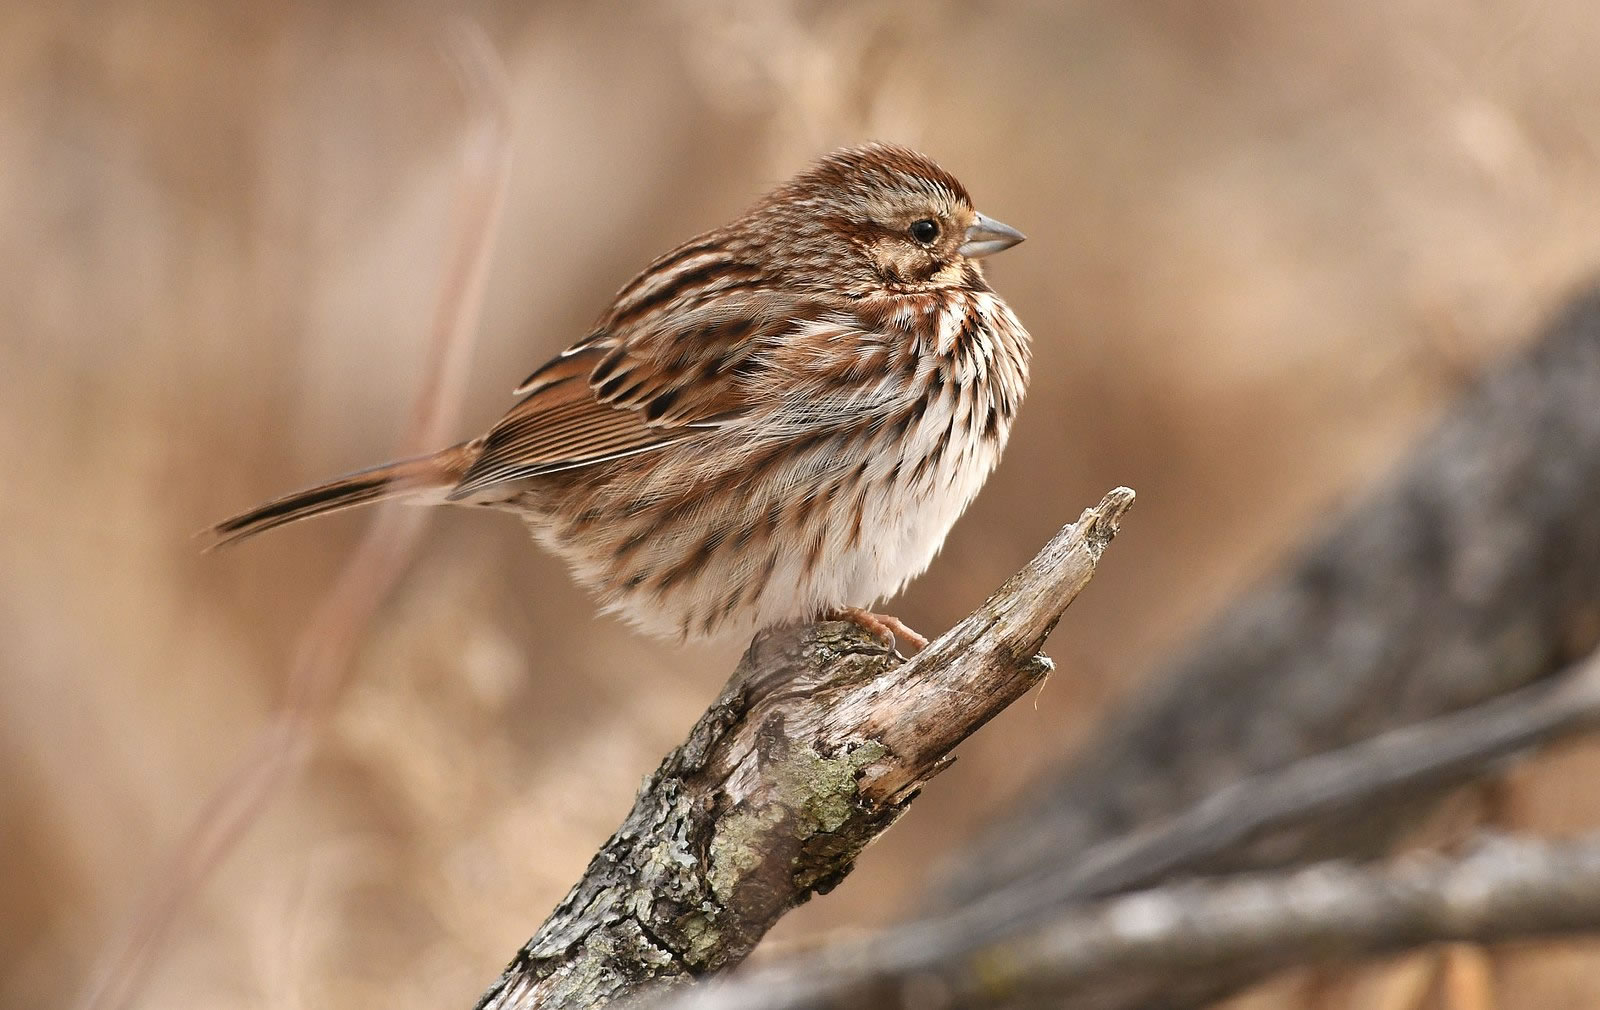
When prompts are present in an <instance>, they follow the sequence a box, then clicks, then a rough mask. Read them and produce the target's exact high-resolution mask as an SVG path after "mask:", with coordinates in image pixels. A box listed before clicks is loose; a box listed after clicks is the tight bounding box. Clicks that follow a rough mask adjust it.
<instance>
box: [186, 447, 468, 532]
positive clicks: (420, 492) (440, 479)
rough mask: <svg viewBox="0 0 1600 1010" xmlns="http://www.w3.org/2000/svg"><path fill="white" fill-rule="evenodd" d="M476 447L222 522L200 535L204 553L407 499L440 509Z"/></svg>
mask: <svg viewBox="0 0 1600 1010" xmlns="http://www.w3.org/2000/svg"><path fill="white" fill-rule="evenodd" d="M480 448H481V446H480V445H479V443H478V442H477V441H472V442H463V443H461V444H460V445H453V446H451V447H450V448H448V449H441V450H439V451H438V452H436V453H433V454H431V455H428V456H418V457H416V458H415V459H403V460H400V461H398V462H395V463H385V464H384V465H383V466H375V467H372V468H371V469H369V470H361V471H358V472H356V473H352V474H348V475H346V476H344V477H340V478H339V479H337V480H331V481H329V482H328V483H326V484H319V485H318V486H316V487H313V488H307V489H306V490H304V491H296V492H295V493H294V494H289V495H284V496H283V497H282V498H275V499H273V500H272V501H269V502H267V503H266V504H264V505H258V506H256V507H255V508H253V509H251V510H250V511H248V512H241V513H240V514H238V515H236V516H234V517H233V518H231V519H224V520H223V521H222V522H220V523H217V524H216V525H215V526H213V527H211V528H210V529H208V530H205V531H203V532H202V533H201V534H200V535H201V536H202V537H203V538H205V539H206V540H208V541H209V542H208V543H207V545H206V547H207V549H208V550H209V549H211V548H213V547H220V546H222V545H223V544H228V543H232V542H234V541H235V540H243V539H244V538H245V537H253V536H255V535H256V534H257V533H265V532H266V531H267V530H270V529H275V528H277V527H279V526H282V525H284V524H286V523H292V522H299V521H300V520H301V519H309V518H311V517H312V516H320V515H325V514H327V513H329V512H337V511H339V510H340V509H347V508H354V507H356V506H357V505H371V504H373V503H374V502H380V501H387V500H389V499H391V498H404V499H409V500H410V501H411V502H412V503H413V504H418V505H431V504H442V503H443V502H444V500H445V495H447V494H449V492H450V490H451V489H452V488H454V487H455V486H456V485H457V484H458V483H460V481H461V478H462V477H463V476H464V475H465V474H466V472H467V468H468V467H470V466H471V465H472V461H473V460H474V459H475V458H477V455H478V452H479V450H480Z"/></svg>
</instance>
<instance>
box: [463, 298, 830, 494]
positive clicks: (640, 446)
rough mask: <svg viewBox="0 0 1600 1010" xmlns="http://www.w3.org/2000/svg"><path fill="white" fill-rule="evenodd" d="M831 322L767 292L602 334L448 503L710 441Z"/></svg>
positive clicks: (533, 387) (535, 397) (581, 349)
mask: <svg viewBox="0 0 1600 1010" xmlns="http://www.w3.org/2000/svg"><path fill="white" fill-rule="evenodd" d="M828 312H829V309H828V308H827V307H826V306H823V305H821V304H818V303H815V302H812V301H808V300H805V299H797V298H794V297H790V296H784V295H782V294H778V293H774V292H772V291H770V290H755V291H736V292H727V293H723V294H721V295H720V296H717V297H713V298H710V299H708V300H706V301H704V302H703V303H702V304H699V305H696V306H693V307H689V308H680V309H679V310H677V311H674V312H670V313H665V312H663V313H652V314H649V315H647V316H645V317H644V318H643V319H642V320H640V321H638V322H634V323H631V324H624V325H618V324H616V323H615V322H613V323H612V324H611V325H603V326H602V327H601V328H600V329H598V330H596V331H595V332H594V333H593V334H591V335H590V336H588V337H586V338H585V339H583V340H581V341H579V342H578V343H576V344H574V345H573V346H571V347H569V348H568V349H567V350H565V351H563V352H562V353H561V354H559V355H557V356H556V357H554V358H552V359H551V360H550V361H548V362H546V363H545V364H544V365H543V366H541V367H540V368H539V369H538V370H537V371H535V372H534V373H533V374H532V375H530V376H528V378H527V379H526V380H525V381H524V382H523V383H522V385H521V386H519V387H518V388H517V392H519V393H522V394H525V395H524V396H523V399H522V400H521V402H519V403H518V404H517V405H516V406H515V407H513V408H512V409H511V411H510V412H509V413H507V414H506V416H505V417H504V418H502V419H501V421H500V423H499V424H497V425H495V427H494V428H493V429H492V430H491V431H490V432H489V434H488V435H487V436H485V439H484V445H483V449H482V452H481V453H480V454H479V456H478V458H477V460H476V461H475V462H474V463H473V465H472V467H471V468H470V469H469V470H468V471H467V473H466V475H465V476H464V477H463V478H462V480H461V483H460V484H459V485H457V487H456V488H455V490H454V491H452V492H451V495H450V497H451V498H452V499H461V498H466V497H469V496H471V495H473V494H475V493H477V492H479V491H482V490H483V489H484V488H487V487H489V486H492V485H495V484H500V483H504V482H507V481H515V480H522V479H525V478H529V477H537V476H541V475H544V474H549V473H555V472H558V471H562V470H570V469H574V468H577V467H582V466H589V465H592V464H596V463H603V462H606V461H609V460H615V459H620V458H622V457H625V456H630V455H634V454H637V453H642V452H649V451H651V450H654V449H659V448H663V447H665V446H668V445H671V444H673V443H676V442H680V441H683V440H685V439H692V438H697V437H703V436H704V434H705V433H706V432H707V431H708V430H709V429H712V428H716V427H720V426H722V425H724V424H727V423H729V422H730V421H733V420H735V419H737V418H740V417H743V416H745V415H746V414H747V413H748V412H749V411H750V410H751V409H752V408H754V407H756V406H758V405H759V404H760V402H761V401H762V400H763V398H765V397H768V396H774V395H776V393H775V392H774V390H775V388H776V387H775V385H774V383H772V382H769V381H763V378H764V377H765V376H766V373H768V372H770V371H771V369H773V368H774V367H777V366H778V365H779V364H780V362H779V357H780V355H779V354H778V353H777V352H778V350H779V349H780V348H781V347H783V346H784V344H785V340H784V337H785V334H788V333H791V332H793V331H794V330H795V328H796V327H803V326H806V325H808V323H809V321H813V320H816V319H819V318H822V317H823V316H825V315H826V314H827V313H828Z"/></svg>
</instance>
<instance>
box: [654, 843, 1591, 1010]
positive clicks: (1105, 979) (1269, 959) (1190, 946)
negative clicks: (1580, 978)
mask: <svg viewBox="0 0 1600 1010" xmlns="http://www.w3.org/2000/svg"><path fill="white" fill-rule="evenodd" d="M1597 929H1600V838H1593V837H1591V838H1589V839H1585V840H1583V841H1579V842H1573V843H1566V844H1548V843H1544V842H1539V841H1534V840H1512V839H1507V838H1499V837H1489V838H1484V839H1480V840H1479V841H1478V842H1476V843H1475V844H1474V845H1473V846H1471V847H1470V848H1469V851H1468V853H1467V854H1466V855H1464V856H1461V857H1457V858H1445V857H1442V856H1438V855H1435V854H1418V855H1412V856H1407V857H1404V858H1401V859H1399V860H1396V861H1395V862H1393V863H1391V864H1389V865H1384V866H1371V865H1368V866H1356V865H1352V864H1350V863H1347V862H1326V863H1319V864H1316V865H1314V866H1311V867H1307V868H1302V869H1298V870H1292V871H1277V872H1266V873H1253V874H1241V875H1237V876H1233V877H1228V878H1221V879H1215V878H1213V879H1200V880H1191V881H1186V882H1181V883H1174V884H1166V885H1163V886H1161V887H1158V888H1154V889H1151V890H1147V891H1139V892H1136V893H1133V894H1127V895H1120V896H1118V897H1115V898H1109V899H1103V900H1100V901H1097V902H1093V903H1089V904H1084V905H1077V906H1074V907H1068V908H1065V909H1062V910H1061V911H1060V912H1059V914H1058V915H1057V916H1056V917H1054V918H1052V919H1049V920H1047V921H1044V922H1042V923H1039V924H1037V925H1035V926H1034V927H1033V928H1030V929H1028V930H1025V931H1021V932H1019V933H1017V934H1016V935H1013V936H1009V937H1005V938H1003V939H998V940H991V941H988V942H977V943H966V944H964V945H963V946H962V948H961V949H960V950H939V951H937V956H935V952H931V951H928V950H926V949H923V950H921V951H918V950H916V949H915V948H913V947H912V946H910V944H909V943H903V944H898V945H896V947H895V948H894V949H892V950H889V949H877V948H874V949H872V950H871V951H858V952H854V953H851V954H845V953H843V952H841V951H837V950H836V951H834V952H833V953H832V955H831V956H829V957H824V958H819V959H815V960H809V961H803V962H798V963H796V964H793V965H789V966H786V967H785V968H784V969H782V970H768V971H766V972H762V973H758V974H757V975H755V976H754V977H752V978H748V979H744V980H735V981H733V982H731V983H727V984H720V985H713V986H708V987H706V988H704V989H700V990H696V991H695V992H694V993H692V994H689V995H688V998H686V999H683V1000H674V1001H672V1003H671V1004H670V1005H671V1006H672V1007H674V1008H681V1010H689V1008H692V1010H736V1008H738V1010H742V1008H747V1007H761V1008H763V1010H795V1008H799V1007H824V1006H825V1007H829V1008H850V1010H856V1008H859V1010H884V1008H894V1007H907V1008H911V1007H918V1008H921V1007H926V1006H945V1007H948V1006H959V1007H1007V1008H1023V1007H1044V1006H1050V1007H1063V1006H1071V1007H1080V1006H1081V1007H1103V1006H1118V1005H1123V1004H1124V1003H1126V1002H1127V1001H1128V1000H1129V998H1130V997H1131V996H1132V995H1133V994H1136V993H1141V992H1148V984H1147V983H1148V980H1151V979H1159V980H1162V981H1163V984H1164V985H1165V986H1166V988H1165V990H1164V991H1165V992H1168V993H1181V992H1183V991H1184V989H1185V986H1186V985H1188V984H1190V980H1196V979H1202V980H1203V979H1208V978H1214V977H1216V976H1217V975H1218V974H1219V973H1224V972H1236V971H1238V970H1239V969H1240V968H1241V967H1247V968H1249V969H1251V970H1255V971H1260V970H1264V969H1265V968H1268V967H1272V966H1275V965H1282V964H1293V963H1300V962H1306V961H1316V960H1322V959H1327V958H1332V957H1341V956H1352V955H1360V954H1378V953H1387V952H1393V951H1399V950H1406V949H1410V948H1413V947H1417V946H1420V945H1423V944H1426V943H1431V942H1434V941H1440V940H1476V941H1481V942H1488V941H1496V940H1510V939H1518V938H1524V937H1534V936H1549V935H1556V934H1562V933H1573V932H1593V931H1595V930H1597ZM930 938H931V937H929V936H926V935H924V936H922V937H918V938H917V939H922V940H927V939H930ZM906 939H907V940H908V941H909V940H910V939H911V937H909V936H908V937H906ZM864 955H866V956H864ZM897 955H899V956H901V957H902V958H903V959H904V961H905V963H900V964H896V965H895V966H894V970H893V971H888V972H886V971H883V970H882V965H883V963H884V962H883V961H881V960H878V958H880V957H895V956H897ZM868 956H870V957H871V958H872V959H870V960H869V959H868ZM912 961H915V962H916V963H915V964H913V963H912ZM823 988H826V989H827V990H829V994H828V996H827V997H826V998H823V997H820V996H819V995H818V990H819V989H823ZM1142 1005H1145V1006H1163V1007H1165V1006H1170V1005H1173V1004H1171V1003H1168V1002H1165V1001H1161V1002H1147V1003H1145V1004H1142Z"/></svg>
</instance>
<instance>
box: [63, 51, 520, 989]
mask: <svg viewBox="0 0 1600 1010" xmlns="http://www.w3.org/2000/svg"><path fill="white" fill-rule="evenodd" d="M446 51H447V53H448V54H449V55H450V57H451V61H452V64H453V65H454V67H455V68H456V70H457V72H458V76H459V79H460V82H461V86H462V88H463V91H464V92H465V94H466V99H467V102H468V105H469V108H470V110H471V112H472V114H473V117H474V118H475V119H476V120H477V122H476V123H475V125H474V128H473V133H472V135H471V136H470V137H469V140H468V144H467V147H466V150H465V151H464V164H463V179H462V183H461V189H460V192H461V199H460V204H459V206H458V207H457V208H456V214H455V222H454V228H453V240H452V242H451V244H450V246H449V247H448V249H447V260H446V266H445V273H444V277H443V283H442V284H441V287H440V291H439V295H438V300H437V302H436V308H435V315H434V319H433V323H432V329H431V337H430V342H429V350H428V359H427V361H426V362H425V364H424V368H423V376H424V379H423V386H422V388H421V389H420V390H419V391H418V394H417V398H416V400H415V406H414V408H413V413H412V417H411V420H410V422H409V423H408V425H407V430H406V435H405V437H404V438H403V439H402V441H401V446H400V455H402V456H411V455H416V454H418V453H420V452H422V451H424V450H425V449H428V448H432V447H433V446H435V445H438V444H439V443H442V442H444V441H445V440H446V439H447V438H448V436H449V432H450V428H451V427H452V425H453V422H454V419H455V416H456V414H457V412H458V409H459V407H460V405H461V402H462V399H463V387H464V385H465V382H466V377H467V371H468V364H469V362H470V360H471V357H472V346H473V343H474V341H473V337H474V335H475V334H476V332H477V324H478V316H479V313H480V310H481V307H482V302H483V284H484V277H485V275H486V273H487V265H488V260H489V253H490V250H491V249H492V247H493V241H494V234H495V227H496V225H497V224H498V222H499V219H500V216H501V215H500V208H501V204H502V203H503V201H504V194H505V186H506V181H507V178H508V175H509V167H510V144H509V133H510V127H509V112H508V109H507V105H506V94H507V88H506V85H505V81H504V71H503V69H502V68H501V66H500V64H499V61H498V60H497V58H496V57H495V55H494V51H493V48H492V47H491V46H490V44H489V42H488V40H487V38H485V37H484V35H483V34H482V32H481V30H479V29H478V28H477V27H476V26H474V25H472V24H470V23H468V22H465V21H457V22H454V23H453V24H452V25H451V28H450V32H449V37H448V44H447V46H446ZM428 514H429V513H428V510H426V509H408V508H404V507H395V506H380V507H379V509H378V510H377V512H376V514H375V515H374V517H373V519H372V522H371V524H370V525H369V526H368V528H367V532H366V535H365V536H364V537H363V538H362V541H361V544H360V546H359V547H358V548H357V550H356V552H355V554H354V555H353V556H352V557H351V559H350V561H349V563H348V564H346V565H345V567H344V569H343V570H342V571H341V572H340V575H339V578H338V580H337V581H336V582H335V583H334V585H333V587H332V588H331V589H330V590H329V591H328V593H327V595H326V596H325V597H324V598H323V600H322V602H321V603H320V604H319V606H318V607H317V610H316V611H315V613H314V615H313V617H312V619H311V622H310V624H309V625H308V626H307V627H306V630H305V631H304V633H303V634H302V635H301V637H300V642H299V645H298V647H297V648H296V650H295V660H294V665H293V667H292V668H291V670H290V672H289V678H288V684H287V690H286V693H285V699H284V703H283V707H282V708H280V709H279V711H278V712H277V713H276V714H275V715H274V716H273V718H272V719H271V721H270V722H269V723H268V724H267V725H266V726H264V727H263V728H262V729H261V731H260V732H259V733H258V734H257V735H256V738H255V739H254V740H253V741H252V743H251V744H250V746H249V747H248V749H247V750H246V752H245V754H244V755H243V756H242V757H241V758H240V760H239V763H238V764H237V765H236V766H235V768H234V770H233V771H232V772H231V773H230V774H229V775H228V776H227V778H225V779H224V780H223V782H222V783H221V784H220V785H218V787H217V788H216V790H215V791H214V792H213V793H212V794H211V796H210V797H209V798H208V799H207V800H206V802H205V803H204V804H203V805H202V806H201V808H200V810H199V812H198V813H197V814H196V815H195V820H194V822H193V824H192V825H191V827H190V828H189V830H188V832H187V833H186V834H185V835H184V837H183V838H182V839H181V840H180V841H179V842H178V843H177V845H176V847H175V849H174V851H173V853H172V855H171V858H170V862H169V863H168V865H167V867H166V868H165V869H163V870H162V871H160V872H159V873H158V874H157V875H156V876H155V878H154V880H153V882H152V884H151V888H150V890H149V892H147V893H146V894H145V895H144V897H143V898H142V899H141V902H140V906H139V908H138V909H137V911H136V913H135V915H134V916H133V919H132V922H131V924H130V925H129V926H128V927H127V928H126V929H125V931H124V932H123V933H122V935H120V936H119V937H117V938H116V939H115V940H113V941H112V942H111V943H110V944H108V946H107V948H106V950H105V952H104V953H103V954H102V956H101V959H100V963H99V967H98V969H97V971H96V972H95V975H94V977H93V979H92V981H91V983H90V986H89V987H88V989H87V990H86V991H85V992H84V994H83V996H82V997H81V999H80V1003H79V1005H80V1006H81V1007H82V1008H84V1010H116V1008H121V1007H124V1006H126V1005H127V1004H128V1003H129V1001H130V1000H132V999H133V997H134V996H135V995H136V994H137V992H138V991H139V988H140V986H141V984H142V983H143V980H144V978H145V977H146V975H147V974H148V972H149V969H150V967H151V966H152V965H153V963H154V961H155V958H156V955H157V953H158V952H159V950H160V946H161V942H162V940H163V938H164V937H165V935H166V933H167V931H168V929H169V928H170V927H171V925H172V923H173V921H174V920H175V919H176V917H177V915H178V913H179V911H180V909H181V908H182V906H183V904H184V902H185V901H187V900H188V899H189V898H190V897H191V896H192V895H193V894H194V893H195V892H196V891H197V890H198V889H199V888H200V886H201V885H202V884H203V883H204V882H205V880H206V879H207V878H208V877H209V876H210V874H211V872H212V871H213V870H214V869H215V868H216V867H217V865H218V864H219V863H220V862H221V861H222V860H223V858H224V857H226V856H227V854H228V853H229V852H230V851H231V850H232V848H233V845H234V844H235V843H236V842H237V841H238V839H239V837H240V836H241V835H242V834H243V833H244V831H245V830H246V829H248V828H249V826H250V825H251V824H253V823H254V822H255V820H256V818H257V817H258V816H259V814H260V812H261V810H262V809H263V807H264V806H265V804H266V803H267V802H268V801H269V800H270V799H271V798H272V796H273V795H274V794H276V793H277V792H278V791H279V790H280V789H281V788H282V786H283V784H284V783H285V782H286V781H288V779H289V777H290V776H291V775H292V774H293V773H294V772H295V771H297V770H298V769H299V768H300V767H301V766H302V764H303V763H304V761H305V758H306V756H307V755H308V754H309V753H310V751H311V750H312V748H313V746H314V745H315V743H316V740H317V738H318V736H319V735H320V733H321V731H322V729H323V727H324V726H325V725H326V723H327V717H328V714H329V712H330V710H331V708H332V705H333V702H334V700H335V699H336V698H337V697H338V695H339V692H340V689H341V688H342V687H343V685H344V673H345V671H346V670H347V669H348V668H349V665H350V662H351V659H352V658H353V656H354V654H355V650H356V648H357V646H358V645H359V644H360V641H361V638H362V637H363V635H364V634H365V632H366V629H367V626H368V624H369V623H370V622H371V620H372V617H373V615H374V614H375V613H376V612H377V610H378V607H379V606H380V605H381V604H382V602H383V601H384V599H385V598H387V596H388V594H389V592H390V590H392V589H393V588H394V585H395V583H396V582H397V581H398V579H399V577H400V575H401V573H402V572H403V571H404V570H405V568H406V566H407V564H408V563H409V561H410V559H411V554H412V549H413V548H414V546H415V544H416V542H417V540H418V538H419V537H420V536H421V534H422V531H423V529H424V527H425V524H426V522H427V517H428Z"/></svg>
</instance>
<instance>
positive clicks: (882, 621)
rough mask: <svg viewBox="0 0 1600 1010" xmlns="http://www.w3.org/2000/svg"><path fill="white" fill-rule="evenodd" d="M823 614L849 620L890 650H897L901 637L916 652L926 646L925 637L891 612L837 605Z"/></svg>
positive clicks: (827, 617)
mask: <svg viewBox="0 0 1600 1010" xmlns="http://www.w3.org/2000/svg"><path fill="white" fill-rule="evenodd" d="M823 616H824V617H825V618H826V619H828V620H830V621H849V622H850V623H851V624H854V625H855V626H856V627H858V628H860V629H862V630H863V631H866V632H867V633H869V634H871V635H872V636H873V637H875V638H877V639H879V640H880V641H882V642H883V643H884V644H885V645H887V646H888V647H889V651H890V652H895V651H897V650H896V648H895V645H896V642H897V641H899V640H902V639H903V640H904V641H907V642H910V643H911V644H912V645H914V646H916V648H917V651H918V652H921V651H922V650H923V649H926V648H927V647H928V640H927V639H926V638H923V637H922V636H921V635H919V634H917V633H916V632H915V631H913V630H912V629H911V628H909V627H907V626H906V623H905V622H904V621H902V620H900V618H898V617H895V616H893V615H892V614H874V613H873V612H872V611H870V610H863V609H862V608H861V607H838V608H836V609H834V610H831V611H829V612H828V613H827V614H825V615H823Z"/></svg>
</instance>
